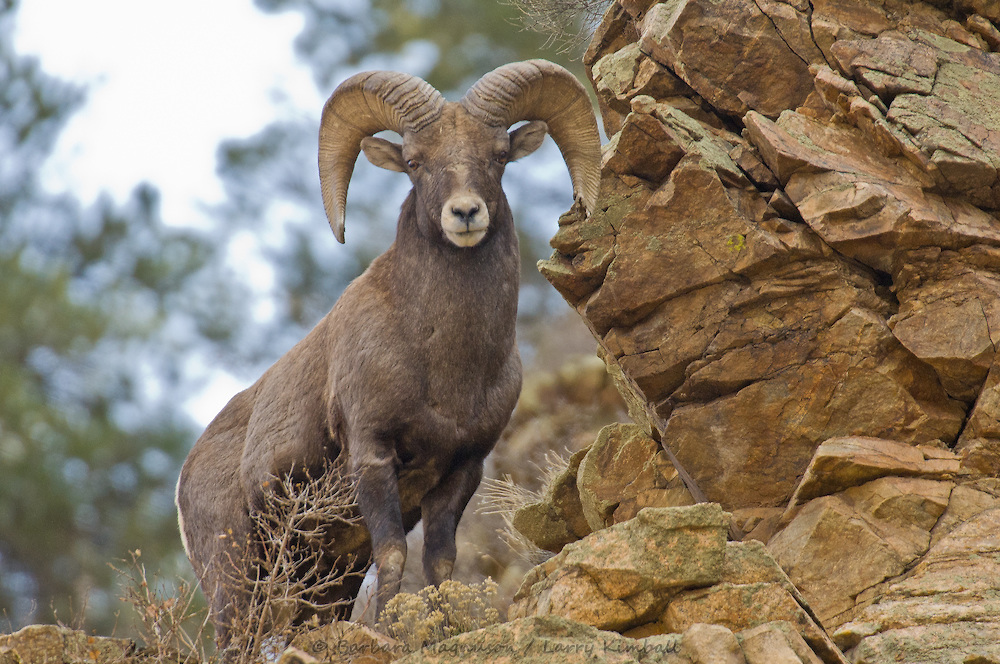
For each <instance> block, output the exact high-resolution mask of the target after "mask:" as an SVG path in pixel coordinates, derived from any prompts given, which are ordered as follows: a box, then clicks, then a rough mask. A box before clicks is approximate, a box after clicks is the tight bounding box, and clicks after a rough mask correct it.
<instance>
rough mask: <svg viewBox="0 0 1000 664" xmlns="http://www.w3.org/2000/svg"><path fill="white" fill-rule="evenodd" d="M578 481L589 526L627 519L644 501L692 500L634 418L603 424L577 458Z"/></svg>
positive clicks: (594, 527)
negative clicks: (578, 458) (631, 420)
mask: <svg viewBox="0 0 1000 664" xmlns="http://www.w3.org/2000/svg"><path fill="white" fill-rule="evenodd" d="M576 484H577V487H578V492H579V493H578V495H579V501H580V505H581V509H582V513H583V516H584V517H585V519H586V522H587V524H588V526H589V527H590V530H600V529H601V528H605V527H607V526H610V525H612V524H613V523H621V522H623V521H627V520H629V519H631V518H632V517H634V516H636V514H638V512H639V510H641V509H643V508H645V507H677V506H680V505H690V504H693V502H694V501H693V500H692V498H691V496H690V494H688V493H687V491H686V490H685V489H684V488H683V485H682V484H681V483H680V481H679V480H678V478H677V471H676V470H675V469H674V467H673V465H672V464H671V463H670V461H669V460H668V458H667V455H666V454H665V453H664V451H663V449H662V448H661V447H660V444H659V443H658V442H656V441H655V440H653V439H652V438H650V437H649V435H648V434H647V433H646V432H645V431H644V430H642V429H641V428H640V427H638V426H636V425H634V424H632V425H629V424H611V425H608V426H606V427H605V428H604V429H602V430H601V432H600V434H598V436H597V440H596V441H594V444H593V445H592V446H591V447H590V449H589V450H588V452H587V454H586V456H585V457H584V458H583V459H582V460H581V463H580V465H579V471H578V474H577V481H576Z"/></svg>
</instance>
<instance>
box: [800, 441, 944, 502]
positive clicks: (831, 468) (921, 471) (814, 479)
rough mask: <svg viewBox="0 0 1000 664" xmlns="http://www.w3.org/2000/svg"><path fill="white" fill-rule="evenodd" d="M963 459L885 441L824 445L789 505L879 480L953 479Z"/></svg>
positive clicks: (807, 470)
mask: <svg viewBox="0 0 1000 664" xmlns="http://www.w3.org/2000/svg"><path fill="white" fill-rule="evenodd" d="M960 470H961V460H960V458H959V457H958V456H957V455H955V454H953V453H950V452H948V451H944V450H941V451H933V448H931V451H929V452H924V451H923V450H922V449H921V448H920V447H918V446H914V445H910V444H907V443H899V442H895V441H891V440H885V439H882V438H870V437H865V436H849V437H842V438H831V439H829V440H825V441H823V442H822V443H821V444H820V446H819V447H817V448H816V452H815V454H814V455H813V458H812V460H811V461H810V462H809V467H808V468H806V472H805V475H804V476H803V477H802V481H801V482H800V483H799V485H798V487H796V489H795V493H794V494H793V496H792V499H791V501H790V502H789V505H790V506H792V507H794V506H796V505H800V504H802V503H804V502H807V501H809V500H812V499H813V498H817V497H819V496H826V495H830V494H833V493H837V492H838V491H843V490H844V489H847V488H849V487H852V486H860V485H861V484H864V483H866V482H869V481H871V480H873V479H876V478H879V477H886V476H889V475H896V476H900V477H924V478H932V479H953V478H954V477H955V476H956V475H958V474H959V472H960Z"/></svg>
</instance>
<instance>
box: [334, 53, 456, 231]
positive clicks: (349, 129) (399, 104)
mask: <svg viewBox="0 0 1000 664" xmlns="http://www.w3.org/2000/svg"><path fill="white" fill-rule="evenodd" d="M444 103H445V101H444V97H442V96H441V93H440V92H438V91H437V90H435V89H434V88H433V87H432V86H431V85H430V84H429V83H427V82H426V81H424V80H423V79H420V78H417V77H416V76H411V75H409V74H400V73H397V72H385V71H375V72H363V73H361V74H355V75H354V76H352V77H350V78H349V79H347V80H346V81H344V82H343V83H341V84H340V85H339V86H338V87H337V89H336V90H334V91H333V94H332V95H330V98H329V99H328V100H327V102H326V104H325V105H324V106H323V116H322V118H321V120H320V125H319V181H320V188H321V189H322V192H323V207H324V208H326V218H327V219H328V220H329V222H330V227H331V228H332V229H333V234H334V236H335V237H336V238H337V241H338V242H340V243H343V242H344V206H345V205H346V203H347V185H348V183H349V182H350V179H351V173H352V172H353V171H354V162H355V161H357V158H358V153H359V152H361V140H362V139H363V138H365V137H367V136H372V135H373V134H377V133H378V132H380V131H383V130H386V129H391V130H392V131H395V132H397V133H400V134H402V133H403V132H406V131H419V130H420V129H422V128H423V127H425V126H426V125H428V124H429V123H431V122H433V121H434V120H436V119H437V117H438V116H439V115H441V109H442V107H443V106H444Z"/></svg>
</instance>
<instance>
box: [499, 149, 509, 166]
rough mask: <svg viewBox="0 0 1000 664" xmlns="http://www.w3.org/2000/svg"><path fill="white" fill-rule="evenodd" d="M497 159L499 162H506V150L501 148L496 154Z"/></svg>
mask: <svg viewBox="0 0 1000 664" xmlns="http://www.w3.org/2000/svg"><path fill="white" fill-rule="evenodd" d="M497 161H499V162H500V163H501V164H506V163H507V151H506V150H501V151H500V153H499V154H498V155H497Z"/></svg>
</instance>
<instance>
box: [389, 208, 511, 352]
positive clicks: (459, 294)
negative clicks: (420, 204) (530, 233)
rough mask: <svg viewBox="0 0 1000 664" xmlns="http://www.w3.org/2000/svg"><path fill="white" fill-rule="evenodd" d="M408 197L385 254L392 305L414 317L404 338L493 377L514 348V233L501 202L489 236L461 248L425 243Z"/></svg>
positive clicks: (438, 240)
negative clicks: (419, 340)
mask: <svg viewBox="0 0 1000 664" xmlns="http://www.w3.org/2000/svg"><path fill="white" fill-rule="evenodd" d="M415 208H416V206H415V204H414V202H413V196H412V194H411V196H410V197H409V198H407V201H406V203H404V205H403V211H402V214H401V216H400V222H399V228H398V231H397V235H396V242H395V243H394V244H393V246H392V248H391V249H390V250H389V251H390V252H391V253H393V254H394V259H393V260H392V261H390V263H391V264H392V265H393V267H394V269H393V274H392V275H391V276H390V281H391V284H392V285H391V290H392V293H393V296H394V299H396V300H397V302H398V304H399V305H400V306H401V307H405V309H409V310H411V311H414V313H415V314H418V315H414V316H413V317H411V318H410V324H412V325H413V326H414V328H415V329H412V330H409V332H410V333H411V334H413V335H415V338H426V339H428V344H429V350H430V351H432V352H433V351H435V350H440V352H441V353H442V357H440V358H436V359H437V360H438V361H442V362H445V361H446V362H463V363H464V362H474V363H476V364H477V365H478V366H481V367H483V368H484V369H487V370H494V371H499V370H500V368H501V365H502V363H503V362H504V361H506V359H507V357H508V355H509V354H510V350H511V347H512V346H513V344H514V323H515V319H516V316H517V292H518V281H519V272H520V258H519V253H518V244H517V234H516V233H515V232H514V225H513V219H512V218H511V215H510V208H509V207H508V205H507V202H506V200H501V201H500V205H499V206H498V210H497V215H496V216H497V219H494V220H493V221H492V222H491V223H492V224H495V226H494V229H493V232H492V234H491V237H488V238H487V239H486V240H484V241H483V243H482V244H481V245H479V246H476V247H473V248H469V249H463V248H459V247H455V246H453V245H450V244H448V243H447V241H446V240H444V239H443V238H440V237H437V238H435V237H428V236H427V234H425V233H423V232H421V228H429V227H432V226H430V225H426V224H421V223H420V220H418V219H417V218H416V214H417V212H416V209H415Z"/></svg>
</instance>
